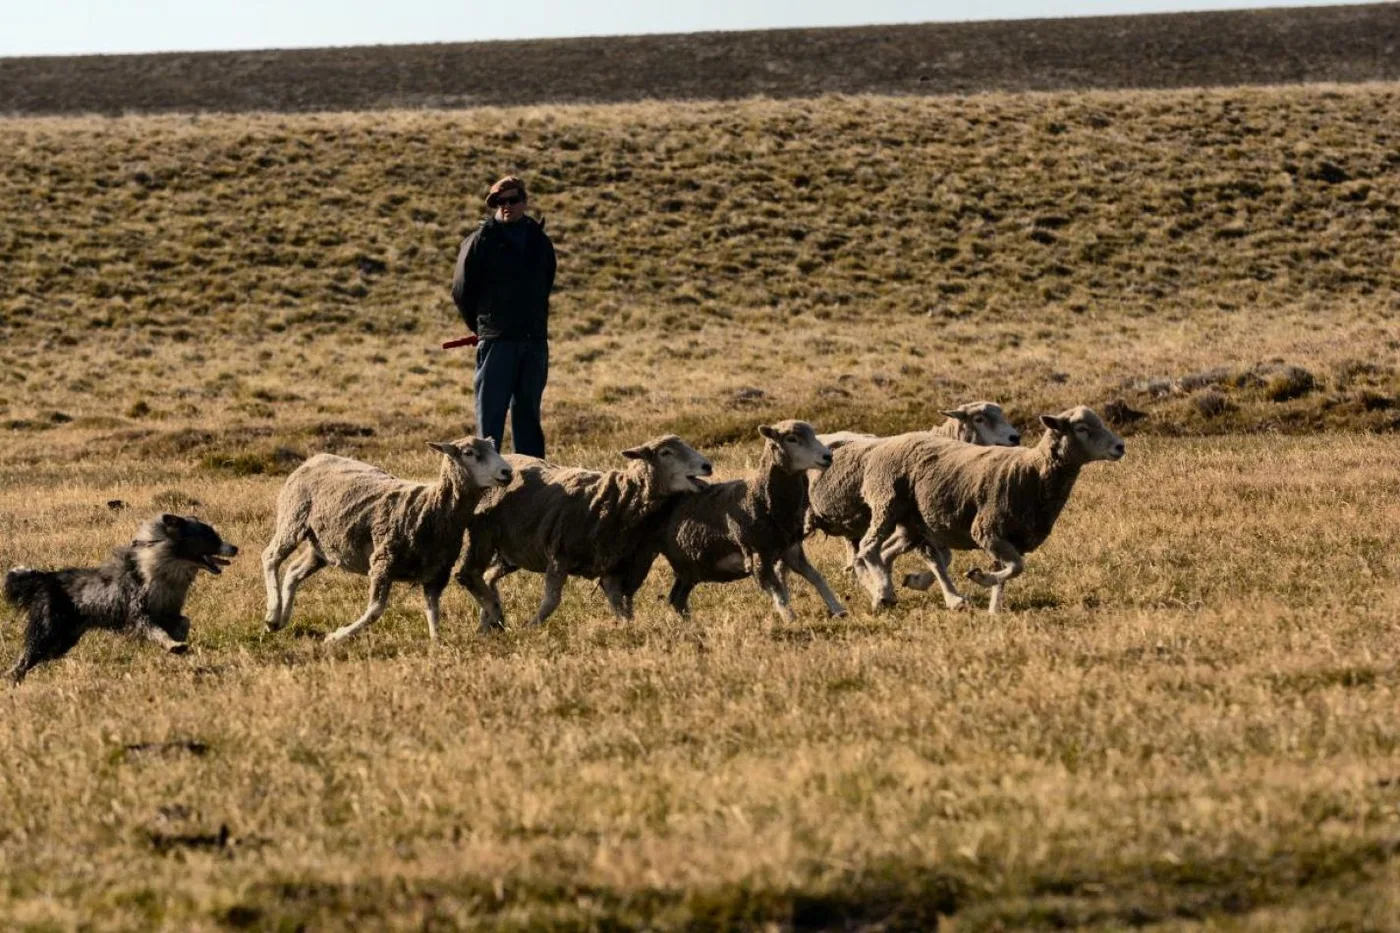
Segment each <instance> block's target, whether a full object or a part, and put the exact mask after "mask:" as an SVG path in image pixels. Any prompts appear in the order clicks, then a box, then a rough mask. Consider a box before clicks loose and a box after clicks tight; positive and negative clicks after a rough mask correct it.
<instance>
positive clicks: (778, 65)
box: [0, 3, 1400, 114]
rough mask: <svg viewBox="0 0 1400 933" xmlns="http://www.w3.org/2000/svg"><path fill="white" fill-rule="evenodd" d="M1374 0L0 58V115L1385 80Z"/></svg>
mask: <svg viewBox="0 0 1400 933" xmlns="http://www.w3.org/2000/svg"><path fill="white" fill-rule="evenodd" d="M1397 47H1400V9H1397V7H1396V6H1395V5H1394V4H1390V3H1372V4H1367V5H1363V6H1347V7H1318V8H1313V9H1308V8H1304V9H1279V10H1250V11H1232V12H1218V13H1179V14H1170V15H1161V16H1120V17H1089V18H1083V19H1060V20H1025V21H1015V22H990V23H943V24H939V23H928V24H922V25H901V26H872V27H864V28H853V29H784V30H770V31H761V32H728V33H699V34H692V35H667V36H631V37H607V38H591V39H549V40H534V41H522V42H475V43H452V44H439V45H418V46H375V47H361V48H343V49H306V50H292V51H260V52H227V53H199V54H191V53H173V54H161V55H107V56H81V57H51V58H11V59H0V113H6V112H9V113H16V114H20V113H24V114H37V113H67V114H81V113H106V114H121V113H131V112H164V111H191V110H217V111H256V110H273V111H309V110H365V109H384V108H401V107H402V108H419V107H429V108H440V107H463V106H479V105H520V104H534V103H547V102H548V103H561V102H594V103H602V102H618V101H636V100H644V99H659V100H675V99H691V100H694V99H729V98H740V97H752V96H755V95H767V96H770V97H813V96H817V95H821V94H833V93H842V94H869V93H875V94H909V95H925V94H965V93H970V92H977V91H989V90H1002V91H1033V90H1056V89H1076V90H1079V89H1090V88H1098V89H1107V88H1180V87H1197V86H1211V85H1231V86H1233V85H1242V84H1281V83H1282V84H1295V83H1302V82H1319V81H1341V82H1355V81H1387V80H1395V79H1397V78H1400V56H1397V55H1396V54H1395V50H1396V48H1397Z"/></svg>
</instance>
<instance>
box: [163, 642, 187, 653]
mask: <svg viewBox="0 0 1400 933" xmlns="http://www.w3.org/2000/svg"><path fill="white" fill-rule="evenodd" d="M165 650H167V651H169V652H170V653H171V654H188V653H189V650H190V643H189V642H187V641H177V642H175V644H173V645H171V646H170V647H169V648H167V649H165Z"/></svg>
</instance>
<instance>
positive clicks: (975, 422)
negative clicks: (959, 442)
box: [972, 415, 982, 424]
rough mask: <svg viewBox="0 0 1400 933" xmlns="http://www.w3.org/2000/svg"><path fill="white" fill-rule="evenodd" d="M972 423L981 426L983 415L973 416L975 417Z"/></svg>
mask: <svg viewBox="0 0 1400 933" xmlns="http://www.w3.org/2000/svg"><path fill="white" fill-rule="evenodd" d="M972 422H973V424H981V423H982V416H981V415H973V416H972Z"/></svg>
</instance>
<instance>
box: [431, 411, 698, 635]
mask: <svg viewBox="0 0 1400 933" xmlns="http://www.w3.org/2000/svg"><path fill="white" fill-rule="evenodd" d="M622 456H624V457H626V458H627V459H629V460H631V461H632V463H631V464H630V465H629V466H628V468H627V469H626V470H612V471H608V472H601V473H599V472H594V471H592V470H583V469H577V468H573V467H561V466H556V465H554V464H551V463H547V462H546V461H544V460H539V459H537V458H534V457H526V456H521V455H515V454H513V455H511V456H510V457H509V458H508V460H509V462H510V463H511V465H512V466H514V467H515V479H514V480H512V481H511V483H510V485H509V486H507V487H506V488H504V489H498V490H493V491H491V492H490V493H488V494H487V495H486V497H485V499H483V501H482V503H481V506H480V508H479V509H478V510H477V513H476V514H475V515H474V516H472V519H471V521H470V523H469V524H468V543H467V556H466V558H465V559H464V560H463V562H462V566H461V568H460V569H459V570H458V573H457V580H458V582H459V583H461V584H462V585H463V586H465V587H466V588H467V590H468V591H469V592H470V593H471V594H472V596H473V597H474V598H475V599H476V601H477V604H478V605H479V606H480V607H481V626H482V629H483V630H487V629H490V628H492V627H497V628H504V627H505V616H504V613H503V611H502V609H501V600H500V594H499V593H498V592H497V589H496V582H497V580H499V579H500V578H501V577H503V576H505V575H506V574H508V573H512V572H514V571H515V570H517V569H522V568H523V569H525V570H529V571H531V572H533V573H543V574H544V577H545V579H544V598H543V599H542V600H541V601H540V607H539V610H538V611H537V612H536V613H535V615H534V618H532V619H531V620H530V622H529V625H530V626H531V627H533V626H538V625H543V624H544V622H545V620H546V619H548V618H549V616H550V615H551V614H552V613H553V612H554V610H555V609H557V608H558V606H559V601H560V598H561V596H562V591H563V587H564V580H565V579H566V578H568V577H570V576H577V577H587V578H590V579H596V580H598V581H599V583H600V584H601V585H602V588H603V593H604V595H605V596H606V597H607V599H608V605H609V607H610V608H611V609H612V611H613V614H614V615H616V616H617V617H618V618H619V619H622V620H624V621H626V620H630V619H631V618H632V598H633V596H634V595H635V594H636V591H637V589H638V588H639V587H640V586H641V583H642V581H643V580H644V579H645V578H646V572H647V570H649V569H650V566H651V565H650V563H647V564H646V565H645V567H642V566H639V562H638V556H637V553H636V551H637V548H638V546H639V545H640V544H641V543H642V542H644V541H645V540H647V539H648V537H649V535H650V534H651V533H652V532H651V528H652V526H653V525H654V524H655V523H656V521H657V516H658V514H659V513H660V512H662V511H663V509H664V508H665V507H666V506H667V505H668V504H669V502H670V500H671V498H672V497H674V496H677V495H687V494H691V493H694V492H696V491H697V490H699V489H702V488H704V485H705V484H704V483H703V481H701V480H700V479H699V477H702V476H709V475H710V474H711V473H712V472H713V467H712V466H711V465H710V462H709V461H708V460H707V459H705V457H703V456H702V455H701V454H699V453H698V452H696V451H695V450H694V449H693V448H692V447H691V446H690V445H689V444H687V443H686V442H685V441H683V440H681V439H680V438H679V437H676V436H675V435H674V434H668V435H665V436H664V437H658V438H655V439H653V440H650V441H648V442H647V443H645V444H642V445H641V446H640V447H633V448H631V449H630V450H624V451H622ZM493 560H494V561H495V562H496V566H495V567H491V564H492V561H493ZM488 568H490V571H491V572H490V574H489V575H488V574H485V571H486V570H487V569H488Z"/></svg>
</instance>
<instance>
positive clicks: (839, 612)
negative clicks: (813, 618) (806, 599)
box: [830, 606, 851, 619]
mask: <svg viewBox="0 0 1400 933" xmlns="http://www.w3.org/2000/svg"><path fill="white" fill-rule="evenodd" d="M830 612H831V617H832V618H833V619H844V618H846V616H848V615H850V614H851V613H850V612H849V611H848V610H847V609H846V607H845V606H837V607H836V608H835V609H832V610H830Z"/></svg>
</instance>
